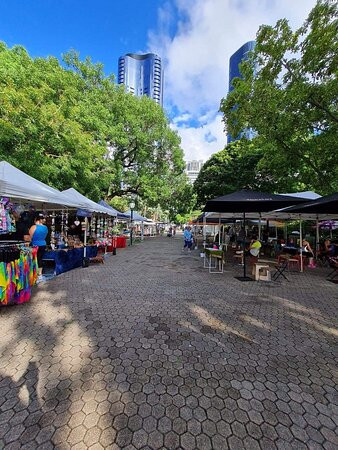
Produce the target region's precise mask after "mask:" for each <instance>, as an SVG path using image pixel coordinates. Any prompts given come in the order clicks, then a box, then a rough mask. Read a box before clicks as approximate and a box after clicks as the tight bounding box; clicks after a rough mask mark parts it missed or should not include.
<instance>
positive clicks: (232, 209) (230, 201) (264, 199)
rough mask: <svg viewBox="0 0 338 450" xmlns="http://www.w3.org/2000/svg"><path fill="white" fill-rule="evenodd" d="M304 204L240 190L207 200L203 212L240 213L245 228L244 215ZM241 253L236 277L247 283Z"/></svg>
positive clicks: (298, 200)
mask: <svg viewBox="0 0 338 450" xmlns="http://www.w3.org/2000/svg"><path fill="white" fill-rule="evenodd" d="M305 202H307V203H308V199H305V198H300V197H291V196H289V195H280V194H267V193H265V192H256V191H251V190H247V189H242V190H240V191H237V192H233V193H232V194H227V195H223V196H221V197H217V198H214V199H212V200H209V201H208V202H207V204H206V205H205V208H204V211H206V212H226V213H239V212H241V213H243V221H244V226H245V214H246V213H255V214H256V213H257V216H259V214H260V213H262V212H267V211H272V210H275V209H280V208H285V207H287V206H291V205H295V204H298V203H305ZM243 252H244V255H243V256H244V257H243V262H244V266H243V277H238V279H240V280H241V281H249V280H251V278H249V277H247V276H246V258H245V248H243Z"/></svg>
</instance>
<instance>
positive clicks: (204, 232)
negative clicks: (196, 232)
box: [203, 213, 207, 248]
mask: <svg viewBox="0 0 338 450" xmlns="http://www.w3.org/2000/svg"><path fill="white" fill-rule="evenodd" d="M206 224H207V219H206V217H205V213H204V215H203V248H205V247H206V245H207V228H206Z"/></svg>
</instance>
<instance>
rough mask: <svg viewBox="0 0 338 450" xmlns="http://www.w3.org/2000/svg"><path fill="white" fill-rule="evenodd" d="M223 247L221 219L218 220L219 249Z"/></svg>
mask: <svg viewBox="0 0 338 450" xmlns="http://www.w3.org/2000/svg"><path fill="white" fill-rule="evenodd" d="M220 246H221V217H220V218H219V219H218V248H220Z"/></svg>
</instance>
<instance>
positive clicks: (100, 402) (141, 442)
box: [0, 237, 338, 450]
mask: <svg viewBox="0 0 338 450" xmlns="http://www.w3.org/2000/svg"><path fill="white" fill-rule="evenodd" d="M181 244H182V243H181V241H180V239H179V238H177V239H170V238H166V237H161V238H149V240H147V241H145V242H144V243H142V244H138V245H135V246H133V247H132V248H130V247H129V248H127V249H124V250H119V251H118V254H117V255H116V256H110V257H108V258H107V259H106V263H105V264H104V265H101V264H98V265H91V266H90V267H89V268H85V269H77V270H73V271H71V272H68V273H66V274H63V275H60V276H58V277H56V278H54V279H53V280H51V281H50V282H48V283H45V284H41V285H39V286H38V287H36V288H34V293H33V297H32V299H31V301H30V302H29V303H27V304H24V305H20V306H15V307H7V308H2V309H1V310H0V325H1V339H0V448H1V449H2V448H5V449H19V448H20V449H40V448H41V449H49V448H56V449H86V448H91V449H101V448H109V449H160V448H163V449H201V450H208V449H222V450H224V449H228V448H229V449H234V450H240V449H243V448H245V449H248V450H255V449H299V450H301V449H313V450H315V449H318V450H319V449H327V450H328V449H331V450H333V449H337V448H338V439H337V425H338V406H337V405H338V396H337V390H336V388H337V384H336V383H337V364H336V363H337V335H338V331H337V328H338V327H337V298H338V288H337V285H335V284H333V283H330V282H328V281H326V280H325V273H326V272H328V270H327V269H326V270H324V269H320V270H315V271H312V272H310V270H307V271H306V272H305V273H304V274H302V275H300V274H296V273H295V274H290V276H289V279H290V281H288V282H287V281H285V280H284V281H283V282H280V283H278V282H277V283H264V282H252V283H250V282H249V283H241V282H240V281H238V280H236V279H235V278H234V275H235V274H236V272H237V275H239V274H240V268H236V267H233V266H231V265H230V264H227V265H226V268H225V269H226V270H225V273H223V274H209V273H208V271H207V270H206V269H203V264H202V259H201V258H200V257H199V252H198V251H194V252H192V253H191V254H183V253H182V252H181Z"/></svg>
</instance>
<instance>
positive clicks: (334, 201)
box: [283, 192, 338, 218]
mask: <svg viewBox="0 0 338 450" xmlns="http://www.w3.org/2000/svg"><path fill="white" fill-rule="evenodd" d="M283 213H299V214H304V215H306V214H329V215H330V217H331V216H334V215H336V216H337V218H338V192H335V193H334V194H330V195H325V196H324V197H320V198H318V199H317V200H313V201H312V202H307V203H302V204H299V205H294V206H290V207H289V208H285V209H283Z"/></svg>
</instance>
